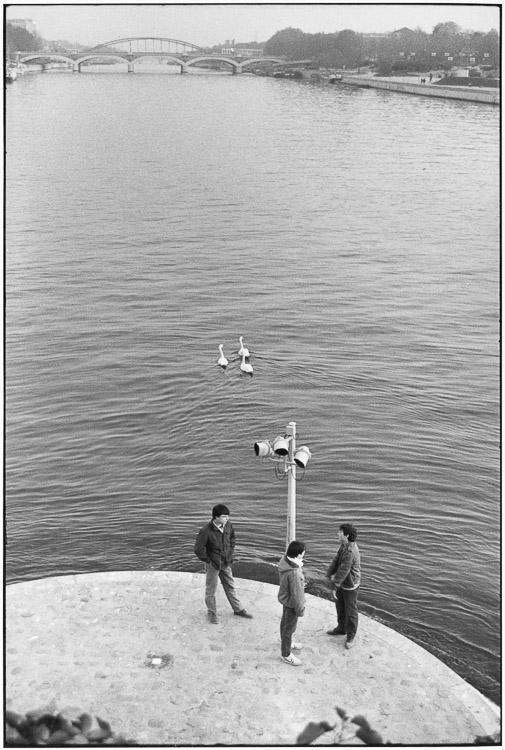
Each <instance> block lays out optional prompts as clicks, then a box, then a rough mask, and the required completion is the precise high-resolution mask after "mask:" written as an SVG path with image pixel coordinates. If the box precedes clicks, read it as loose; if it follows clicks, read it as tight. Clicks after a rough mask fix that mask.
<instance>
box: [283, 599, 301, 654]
mask: <svg viewBox="0 0 505 750" xmlns="http://www.w3.org/2000/svg"><path fill="white" fill-rule="evenodd" d="M297 624H298V615H297V614H296V611H295V610H294V609H292V608H291V607H285V606H284V605H282V619H281V654H282V656H289V655H290V653H291V638H292V635H293V633H294V632H295V630H296V626H297Z"/></svg>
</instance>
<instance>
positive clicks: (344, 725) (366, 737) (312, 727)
mask: <svg viewBox="0 0 505 750" xmlns="http://www.w3.org/2000/svg"><path fill="white" fill-rule="evenodd" d="M335 711H336V712H337V715H338V717H339V720H340V722H337V723H336V724H328V722H326V721H321V722H319V723H316V722H314V721H310V722H309V723H308V724H307V726H306V727H305V729H304V730H303V732H302V733H301V734H299V735H298V737H297V739H296V744H297V745H310V744H311V742H314V740H317V739H318V737H321V735H323V734H326V733H327V732H332V731H334V730H335V738H334V739H335V742H334V743H333V745H346V744H347V743H348V742H349V740H352V739H354V738H355V737H357V738H358V739H359V740H361V741H362V742H363V743H364V744H365V745H389V744H390V743H389V742H383V740H382V737H381V735H380V734H379V733H378V732H377V731H375V729H372V727H371V726H370V724H369V723H368V721H367V719H365V717H364V716H361V715H359V714H358V715H357V716H353V717H352V718H351V717H350V716H348V715H347V713H346V711H345V710H344V709H343V708H339V706H335Z"/></svg>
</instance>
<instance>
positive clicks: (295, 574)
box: [277, 555, 305, 617]
mask: <svg viewBox="0 0 505 750" xmlns="http://www.w3.org/2000/svg"><path fill="white" fill-rule="evenodd" d="M277 567H278V568H279V594H278V595H277V598H278V600H279V601H280V603H281V604H282V605H284V607H290V608H291V609H294V610H295V612H296V614H297V615H298V617H302V615H303V612H304V610H305V590H304V589H305V576H304V575H303V572H302V569H301V568H300V567H299V566H298V565H296V564H295V563H293V562H291V560H288V558H287V557H286V555H284V557H281V559H280V560H279V564H278V566H277Z"/></svg>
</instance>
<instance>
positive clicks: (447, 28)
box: [264, 22, 500, 70]
mask: <svg viewBox="0 0 505 750" xmlns="http://www.w3.org/2000/svg"><path fill="white" fill-rule="evenodd" d="M264 52H265V53H266V54H269V55H282V56H285V57H287V58H288V59H290V60H305V59H311V60H314V61H316V62H318V63H319V64H320V65H324V66H326V67H330V68H342V67H347V68H357V67H359V66H360V65H366V64H374V65H376V66H381V65H382V66H384V65H390V66H392V67H395V66H400V67H402V66H403V67H411V68H415V69H417V70H423V69H424V70H428V69H430V68H435V69H438V68H440V69H444V68H445V69H448V68H450V67H452V66H456V65H458V64H461V65H488V66H491V67H493V68H497V67H498V66H499V55H500V38H499V35H498V32H497V31H496V30H492V31H490V32H488V33H483V32H473V31H463V30H461V29H460V28H459V26H458V25H457V24H455V23H452V22H448V23H440V24H437V26H435V27H434V29H433V31H432V33H431V34H428V33H426V32H425V31H422V29H416V30H414V31H412V30H411V29H407V28H404V29H400V30H399V31H394V32H391V33H389V34H384V35H382V34H358V33H356V32H354V31H351V30H350V29H346V30H344V31H339V32H335V33H334V34H321V33H320V34H306V33H305V32H303V31H301V30H300V29H293V28H287V29H284V30H282V31H278V32H277V33H276V34H274V36H273V37H271V39H269V40H268V42H266V43H265V45H264Z"/></svg>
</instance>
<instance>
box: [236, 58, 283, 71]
mask: <svg viewBox="0 0 505 750" xmlns="http://www.w3.org/2000/svg"><path fill="white" fill-rule="evenodd" d="M265 62H271V63H280V64H282V63H284V62H286V61H285V60H281V59H280V58H279V57H254V58H251V59H249V58H248V59H247V60H242V62H241V63H240V67H241V68H245V67H246V66H247V65H259V64H260V63H265Z"/></svg>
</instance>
